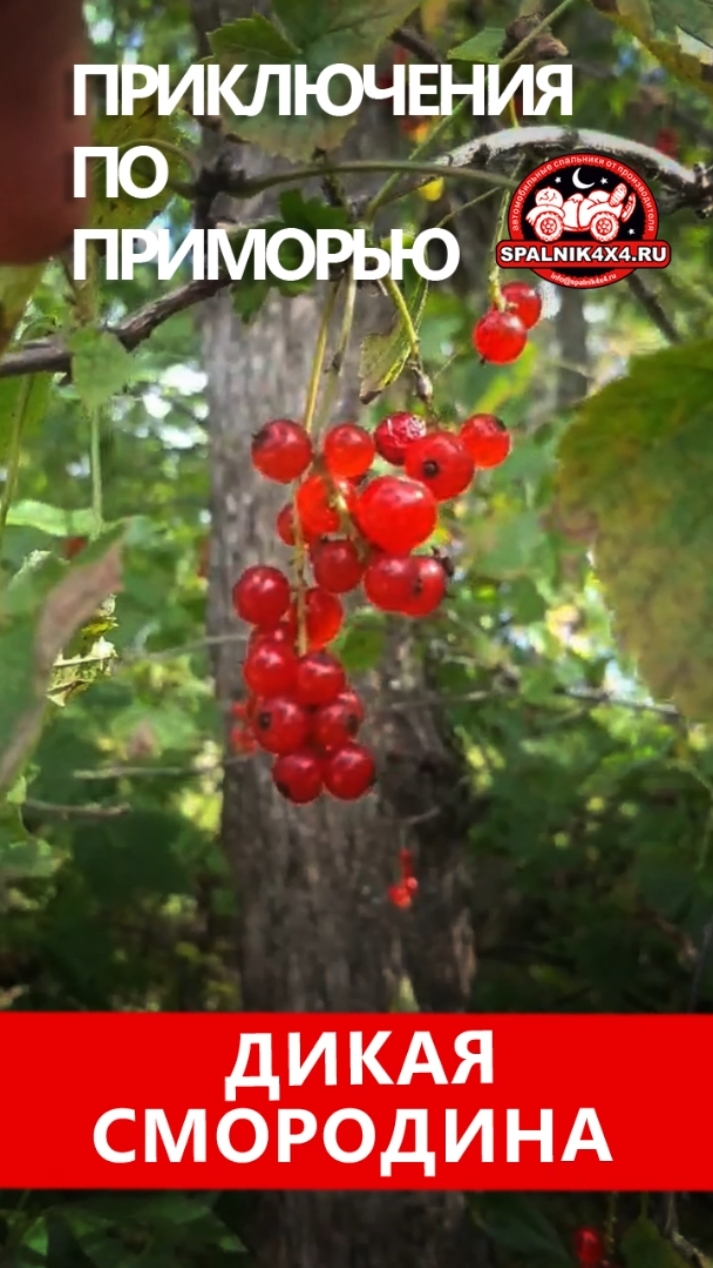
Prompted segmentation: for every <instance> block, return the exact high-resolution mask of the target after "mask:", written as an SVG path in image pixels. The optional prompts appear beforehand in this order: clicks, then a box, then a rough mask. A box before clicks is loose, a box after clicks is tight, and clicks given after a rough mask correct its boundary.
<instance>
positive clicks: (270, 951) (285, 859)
mask: <svg viewBox="0 0 713 1268" xmlns="http://www.w3.org/2000/svg"><path fill="white" fill-rule="evenodd" d="M214 7H215V6H214ZM236 9H239V6H236V5H234V4H233V5H231V13H232V14H233V16H234V15H235V11H236ZM221 16H222V17H225V16H226V15H225V13H222V14H221ZM373 136H374V133H373V130H372V129H369V132H368V144H369V146H370V148H371V152H372V153H373ZM366 141H367V138H366V136H365V135H364V134H362V142H361V143H362V144H366ZM351 144H352V145H353V144H354V141H352V142H351ZM356 144H357V145H358V144H359V136H358V131H357V139H356ZM384 152H388V149H385V151H384ZM238 161H239V164H240V165H241V166H246V167H247V166H249V167H250V169H251V170H255V167H256V166H258V165H259V166H260V167H262V169H263V170H264V167H265V163H266V160H265V159H264V157H262V156H260V155H256V154H254V152H252V151H251V152H250V153H240V154H239V158H238ZM264 209H265V208H264V205H262V206H261V207H254V206H251V207H249V208H245V207H244V206H243V207H242V208H241V217H243V216H246V217H249V218H252V217H253V216H254V215H255V214H258V215H260V214H264ZM360 298H362V297H361V296H360ZM320 300H321V296H320V295H319V294H315V293H314V292H311V293H309V294H307V295H302V296H299V297H297V298H294V299H291V300H283V299H281V298H274V299H272V300H270V302H268V304H267V305H266V306H265V308H264V309H263V311H262V312H261V314H260V316H259V318H258V319H257V321H256V322H255V323H254V325H252V326H250V327H246V326H244V325H242V324H241V323H240V322H239V321H238V319H237V318H236V317H235V315H234V313H233V309H232V306H231V302H230V298H229V297H228V296H221V297H219V298H217V299H215V300H214V301H211V302H210V303H208V304H206V305H205V306H204V310H203V313H202V318H201V320H202V335H203V354H204V365H205V369H206V372H207V376H208V399H209V407H210V422H209V427H210V438H211V481H212V519H213V549H212V561H211V599H210V612H211V617H210V620H211V627H212V628H211V633H213V634H218V635H226V634H227V635H236V634H239V630H240V627H239V624H238V622H237V621H236V618H235V616H234V614H233V609H232V603H231V590H232V586H233V584H234V582H235V580H236V578H237V576H238V574H239V573H240V571H241V570H242V569H243V568H244V567H245V566H246V565H248V564H251V563H255V562H257V561H262V562H269V561H272V560H276V559H279V558H280V556H281V555H282V556H283V562H286V552H285V551H284V549H283V548H282V547H280V545H279V542H277V539H276V534H275V528H274V523H275V513H276V511H277V509H278V508H279V506H280V504H281V502H282V501H284V497H285V491H284V490H283V491H282V495H280V491H279V489H278V490H276V489H275V486H271V485H270V484H268V483H267V482H265V481H260V480H258V479H256V478H255V477H254V473H253V470H252V467H251V463H250V441H251V436H252V433H253V432H254V431H255V430H256V429H257V428H258V427H259V426H260V425H261V424H262V423H263V422H265V421H266V420H268V419H270V418H272V417H293V418H299V417H301V415H302V413H303V410H304V398H305V391H306V385H307V380H308V376H309V370H310V366H311V361H312V356H313V350H314V344H315V339H316V332H317V325H318V320H319V307H320ZM366 302H367V304H368V303H369V301H368V299H367V301H366ZM345 385H346V394H345V401H344V402H343V406H344V405H345V404H346V403H347V401H348V403H349V405H350V407H351V408H350V412H352V410H353V401H354V386H355V384H354V381H353V379H352V381H351V382H350V381H349V377H348V376H346V378H345ZM350 395H351V399H350V400H349V396H350ZM338 416H339V417H347V416H348V414H346V413H340V414H339V415H338ZM242 650H243V649H242V647H241V645H240V644H239V643H237V644H236V643H235V642H226V643H224V644H222V645H221V646H220V647H219V649H218V653H217V656H216V665H215V668H216V682H217V690H218V695H219V700H220V702H221V705H222V706H223V708H224V710H225V714H226V719H227V716H228V715H229V709H230V701H231V698H232V697H233V695H234V693H235V691H236V689H239V687H240V683H241V677H240V659H241V652H242ZM412 685H413V686H414V689H416V690H418V689H419V686H420V687H421V689H422V682H421V676H420V673H419V672H418V671H416V670H414V669H413V667H412V665H411V663H410V657H409V654H408V648H407V647H404V646H402V647H401V648H398V647H397V648H396V650H395V651H394V652H393V653H392V654H391V655H390V656H389V658H388V660H387V661H386V663H385V664H384V665H382V666H381V667H380V670H379V672H378V674H375V675H372V681H371V684H367V691H368V693H369V694H370V695H371V696H372V697H373V698H374V701H375V702H376V700H377V698H378V713H377V714H374V716H373V719H372V721H371V724H370V725H369V724H367V726H366V727H365V737H366V741H367V742H368V743H370V744H371V745H372V747H373V748H374V749H375V752H376V755H377V760H378V765H379V768H380V773H381V776H382V778H381V781H380V785H379V788H378V790H377V791H376V792H375V793H374V794H372V795H370V796H368V797H366V798H365V799H364V800H363V801H362V802H361V803H359V804H357V805H353V806H349V805H342V804H339V803H337V802H334V801H331V800H330V799H328V798H325V799H323V800H322V801H320V802H319V803H317V804H316V805H314V806H310V807H305V808H294V807H291V806H290V805H289V804H288V803H287V802H285V801H283V800H282V799H281V798H280V797H279V795H277V794H276V792H275V791H274V789H273V786H272V784H271V781H270V777H269V769H268V763H267V762H266V761H264V760H261V759H253V760H248V761H232V762H231V761H229V762H228V764H227V766H226V774H225V781H224V809H223V822H222V840H223V844H224V848H225V851H226V855H227V856H228V858H229V860H230V863H231V866H232V869H233V872H234V876H235V883H236V887H237V893H238V902H239V912H240V914H239V920H238V930H237V938H238V959H239V967H240V973H241V982H242V1001H243V1006H244V1007H245V1008H246V1009H249V1010H266V1011H272V1010H276V1011H301V1010H306V1011H336V1010H343V1011H361V1010H367V1011H384V1010H388V1009H389V1008H391V1007H392V1006H393V1005H394V1002H395V999H396V997H397V993H398V991H399V988H400V986H401V984H402V983H403V981H404V980H408V982H409V983H410V984H411V985H412V987H413V990H414V992H415V995H416V998H417V1001H418V1004H419V1006H420V1007H421V1008H422V1009H424V1010H429V1009H433V1010H454V1009H460V1008H464V1007H466V1006H467V1001H468V997H469V989H470V983H471V978H472V974H473V970H474V953H473V939H472V932H471V925H470V916H469V904H468V886H467V869H466V867H465V861H464V840H465V830H464V829H465V827H466V826H467V818H468V814H469V807H468V802H467V800H464V798H463V796H462V794H461V796H460V797H458V796H456V794H455V790H456V789H457V788H458V787H459V786H460V787H462V783H461V782H460V776H461V774H462V771H461V765H460V757H459V754H458V753H457V752H456V751H455V750H452V749H451V748H450V746H449V744H448V743H447V741H444V738H443V733H442V732H443V728H442V727H441V725H440V721H439V719H438V717H437V715H435V714H434V713H433V712H432V711H430V710H428V709H421V708H411V709H407V708H400V707H398V705H399V702H401V703H403V701H404V691H405V690H408V688H409V687H410V686H412ZM401 845H408V846H409V847H410V848H412V849H413V851H414V854H415V856H416V858H417V862H418V874H419V881H420V892H419V896H418V900H417V902H416V903H415V904H414V907H413V909H412V910H411V911H409V912H398V911H396V910H395V909H394V908H392V907H391V906H390V905H389V903H388V901H387V898H386V891H387V888H388V886H389V884H390V883H392V881H393V880H394V879H395V867H396V860H397V852H398V849H399V847H400V846H401ZM246 1239H247V1241H248V1243H249V1245H250V1248H251V1250H252V1251H253V1254H254V1257H255V1263H256V1264H258V1265H260V1266H261V1268H262V1266H263V1265H264V1266H265V1268H268V1265H269V1268H327V1265H329V1268H361V1266H362V1265H363V1266H364V1268H367V1265H368V1268H387V1265H388V1268H400V1265H404V1266H405V1265H406V1264H408V1265H409V1268H413V1265H414V1263H416V1262H417V1263H418V1264H419V1268H431V1266H433V1268H436V1265H439V1268H440V1266H441V1265H443V1264H444V1263H445V1262H446V1260H448V1262H449V1263H450V1264H451V1265H452V1266H453V1268H459V1265H461V1264H462V1265H463V1266H464V1268H465V1265H466V1263H467V1265H468V1268H473V1266H474V1264H477V1263H478V1260H477V1258H475V1253H476V1252H475V1249H474V1244H473V1235H472V1234H471V1233H470V1232H469V1231H468V1223H467V1218H466V1214H465V1205H464V1201H463V1199H462V1198H461V1196H460V1195H440V1194H423V1195H419V1194H410V1195H409V1194H384V1195H379V1194H363V1195H359V1194H353V1195H347V1194H345V1195H339V1194H337V1195H335V1194H310V1193H295V1194H289V1193H286V1194H265V1195H262V1196H261V1197H259V1198H258V1199H257V1201H256V1204H255V1211H254V1221H253V1222H252V1224H251V1227H250V1229H249V1230H247V1232H246Z"/></svg>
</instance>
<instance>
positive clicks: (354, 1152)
mask: <svg viewBox="0 0 713 1268" xmlns="http://www.w3.org/2000/svg"><path fill="white" fill-rule="evenodd" d="M712 1052H713V1017H622V1016H617V1017H613V1016H603V1017H602V1016H574V1017H573V1016H503V1015H497V1016H481V1015H478V1016H469V1015H462V1014H461V1015H457V1016H431V1015H425V1014H387V1015H383V1016H378V1015H371V1014H354V1015H345V1014H341V1015H334V1014H280V1015H274V1014H269V1015H267V1014H266V1015H260V1014H255V1013H241V1014H225V1013H223V1014H209V1015H206V1014H201V1015H192V1014H182V1015H176V1014H160V1015H152V1014H138V1013H132V1014H127V1013H123V1014H112V1015H105V1014H81V1015H77V1014H47V1013H43V1014H19V1013H18V1014H12V1013H6V1014H4V1015H2V1016H0V1071H1V1083H0V1096H1V1098H2V1103H1V1106H0V1122H1V1124H2V1127H1V1132H0V1188H4V1189H7V1188H22V1189H42V1188H52V1189H55V1188H58V1189H124V1188H126V1189H171V1188H179V1189H241V1188H243V1189H455V1190H481V1191H482V1190H495V1189H501V1190H511V1191H512V1190H531V1191H534V1190H545V1189H550V1190H561V1191H567V1190H570V1191H574V1190H590V1191H593V1190H614V1191H622V1190H627V1189H642V1190H656V1189H659V1190H688V1191H691V1190H713V1158H712V1156H711V1150H710V1145H709V1142H710V1140H711V1137H712V1135H713V1097H712V1096H711V1054H712Z"/></svg>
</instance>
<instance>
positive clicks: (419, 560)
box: [399, 555, 448, 617]
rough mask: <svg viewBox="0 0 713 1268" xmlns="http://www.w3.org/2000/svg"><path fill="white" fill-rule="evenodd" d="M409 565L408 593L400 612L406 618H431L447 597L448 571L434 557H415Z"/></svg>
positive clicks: (409, 561)
mask: <svg viewBox="0 0 713 1268" xmlns="http://www.w3.org/2000/svg"><path fill="white" fill-rule="evenodd" d="M408 565H409V567H408V574H407V579H408V593H407V595H406V597H405V598H404V599H403V603H402V607H401V608H399V611H400V612H403V614H404V615H405V616H414V617H417V616H430V614H431V613H432V612H435V610H436V608H437V607H438V606H439V604H440V603H441V602H442V601H443V599H444V597H445V593H446V586H447V581H448V578H447V576H446V570H445V568H444V567H443V564H442V563H440V561H439V560H438V559H434V557H433V556H432V555H413V556H412V557H411V558H410V559H409V560H408Z"/></svg>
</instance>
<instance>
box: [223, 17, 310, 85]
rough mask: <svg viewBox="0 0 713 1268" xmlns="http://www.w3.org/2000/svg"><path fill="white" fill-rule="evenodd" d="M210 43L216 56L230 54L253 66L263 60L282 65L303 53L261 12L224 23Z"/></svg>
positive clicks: (233, 58)
mask: <svg viewBox="0 0 713 1268" xmlns="http://www.w3.org/2000/svg"><path fill="white" fill-rule="evenodd" d="M210 44H211V50H212V52H213V54H214V55H215V56H216V57H218V58H223V57H229V58H230V59H231V60H232V61H233V62H236V63H237V64H240V63H241V62H245V63H246V64H247V65H250V66H254V65H260V63H262V62H265V63H270V62H273V63H276V64H278V65H280V64H284V63H285V62H293V61H295V60H296V59H297V58H299V53H300V50H299V48H297V46H296V45H295V44H292V43H291V42H290V41H289V40H288V39H287V38H286V37H285V36H284V35H283V34H282V32H281V31H278V29H277V27H276V26H275V25H274V24H273V23H272V22H270V21H269V20H268V19H267V18H265V17H263V16H262V14H260V13H255V14H253V16H252V17H251V18H236V20H235V21H234V22H228V23H226V25H225V26H221V27H220V29H219V30H217V31H214V32H213V33H212V35H211V37H210ZM239 95H240V94H239V92H238V96H239Z"/></svg>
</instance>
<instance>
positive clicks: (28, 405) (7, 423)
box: [0, 374, 52, 523]
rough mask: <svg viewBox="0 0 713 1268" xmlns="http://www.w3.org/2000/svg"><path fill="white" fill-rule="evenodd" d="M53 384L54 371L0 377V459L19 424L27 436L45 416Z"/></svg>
mask: <svg viewBox="0 0 713 1268" xmlns="http://www.w3.org/2000/svg"><path fill="white" fill-rule="evenodd" d="M51 387H52V375H51V374H33V375H32V376H31V378H27V377H26V376H23V377H21V378H16V379H2V380H0V462H2V461H3V460H4V459H5V458H6V457H7V455H8V453H9V451H10V445H11V443H12V436H13V432H14V431H15V428H16V427H17V428H18V429H19V430H20V431H21V432H22V435H23V436H27V435H28V434H29V433H30V432H31V431H32V430H33V428H35V427H37V425H38V424H39V423H40V422H41V421H42V420H43V418H44V416H45V414H46V413H47V406H48V404H49V397H50V389H51ZM18 412H20V413H18ZM8 523H11V521H10V519H9V517H8Z"/></svg>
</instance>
